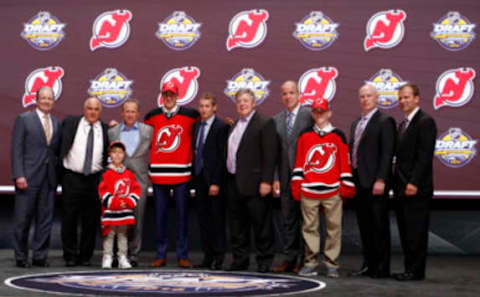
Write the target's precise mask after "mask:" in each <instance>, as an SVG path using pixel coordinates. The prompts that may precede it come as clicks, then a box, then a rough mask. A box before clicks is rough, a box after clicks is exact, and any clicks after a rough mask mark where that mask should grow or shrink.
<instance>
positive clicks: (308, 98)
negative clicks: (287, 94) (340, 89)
mask: <svg viewBox="0 0 480 297" xmlns="http://www.w3.org/2000/svg"><path fill="white" fill-rule="evenodd" d="M337 76H338V70H337V68H335V67H330V66H328V67H320V68H313V69H310V70H308V71H306V72H305V73H304V74H303V75H302V76H301V77H300V79H299V80H298V90H299V91H300V103H301V104H303V105H311V104H312V103H313V100H315V99H317V98H323V99H326V100H328V101H329V102H330V101H331V100H332V99H333V97H334V96H335V92H336V89H337V86H336V83H335V79H336V78H337Z"/></svg>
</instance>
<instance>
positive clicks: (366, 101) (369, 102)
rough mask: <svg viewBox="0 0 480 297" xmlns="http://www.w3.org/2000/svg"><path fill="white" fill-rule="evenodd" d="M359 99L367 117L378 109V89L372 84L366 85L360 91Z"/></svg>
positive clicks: (363, 112)
mask: <svg viewBox="0 0 480 297" xmlns="http://www.w3.org/2000/svg"><path fill="white" fill-rule="evenodd" d="M358 99H359V101H360V108H361V109H362V114H364V115H366V114H368V113H369V112H370V111H372V110H373V109H375V108H376V107H377V101H378V93H377V89H376V88H375V87H374V86H373V85H371V84H365V85H363V86H362V87H361V88H360V89H359V90H358Z"/></svg>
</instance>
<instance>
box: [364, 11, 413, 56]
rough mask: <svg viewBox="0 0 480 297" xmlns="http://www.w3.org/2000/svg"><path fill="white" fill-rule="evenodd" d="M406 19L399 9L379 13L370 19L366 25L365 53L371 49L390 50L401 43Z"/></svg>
mask: <svg viewBox="0 0 480 297" xmlns="http://www.w3.org/2000/svg"><path fill="white" fill-rule="evenodd" d="M406 18H407V14H406V13H405V11H403V10H401V9H397V10H393V9H392V10H389V11H381V12H378V13H376V14H375V15H374V16H372V17H371V18H370V20H369V21H368V23H367V36H366V37H365V41H364V44H363V46H364V49H365V51H367V52H368V51H369V50H371V49H373V48H376V47H379V48H383V49H386V48H392V47H394V46H396V45H397V44H399V43H400V41H402V39H403V36H404V33H405V27H404V25H403V22H404V21H405V19H406Z"/></svg>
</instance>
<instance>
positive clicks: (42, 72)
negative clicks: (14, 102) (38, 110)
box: [22, 66, 65, 107]
mask: <svg viewBox="0 0 480 297" xmlns="http://www.w3.org/2000/svg"><path fill="white" fill-rule="evenodd" d="M64 74H65V71H64V70H63V68H62V67H60V66H50V67H45V68H38V69H35V70H33V71H32V73H30V74H29V75H28V77H27V79H26V80H25V94H23V98H22V104H23V107H29V106H30V105H34V104H35V103H36V101H35V100H36V97H37V91H38V89H40V88H41V87H45V86H47V87H50V88H52V90H53V94H54V96H55V100H58V98H59V97H60V94H61V93H62V77H63V75H64Z"/></svg>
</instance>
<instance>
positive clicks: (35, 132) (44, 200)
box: [12, 87, 61, 268]
mask: <svg viewBox="0 0 480 297" xmlns="http://www.w3.org/2000/svg"><path fill="white" fill-rule="evenodd" d="M36 104H37V108H36V110H34V111H30V112H26V113H23V114H21V115H19V116H18V117H17V119H16V120H15V126H14V128H13V133H12V171H13V179H14V182H15V211H14V223H13V225H14V231H13V234H14V239H13V247H14V250H15V259H16V265H17V266H18V267H23V268H27V267H30V263H29V262H28V233H29V230H30V225H31V223H32V220H33V219H35V233H34V237H33V243H32V249H33V261H32V264H33V265H34V266H41V267H48V265H49V264H48V262H47V256H48V247H49V244H50V231H51V229H52V220H53V210H54V202H55V191H56V188H57V178H56V167H57V157H58V150H59V145H60V132H61V131H60V125H59V123H58V121H57V119H56V118H55V117H54V116H52V115H51V114H50V112H51V111H52V109H53V106H54V105H55V99H54V94H53V90H52V89H51V88H49V87H41V88H40V89H39V90H38V91H37V100H36Z"/></svg>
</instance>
